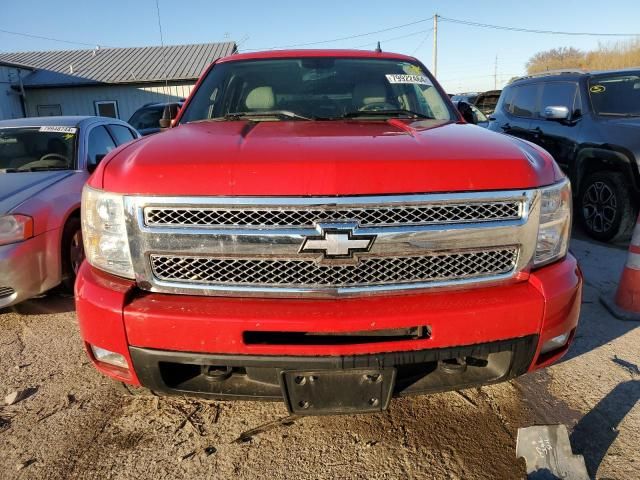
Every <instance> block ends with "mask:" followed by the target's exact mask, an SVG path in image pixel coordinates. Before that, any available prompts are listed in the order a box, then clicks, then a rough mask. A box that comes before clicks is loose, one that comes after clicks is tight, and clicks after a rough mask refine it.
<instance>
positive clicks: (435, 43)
mask: <svg viewBox="0 0 640 480" xmlns="http://www.w3.org/2000/svg"><path fill="white" fill-rule="evenodd" d="M433 76H434V77H437V76H438V14H435V15H434V16H433Z"/></svg>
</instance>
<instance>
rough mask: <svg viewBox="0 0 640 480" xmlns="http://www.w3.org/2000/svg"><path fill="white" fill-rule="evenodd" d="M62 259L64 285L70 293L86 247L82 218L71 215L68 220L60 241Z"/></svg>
mask: <svg viewBox="0 0 640 480" xmlns="http://www.w3.org/2000/svg"><path fill="white" fill-rule="evenodd" d="M60 248H61V251H60V253H61V257H60V258H61V261H62V286H63V288H64V289H65V290H66V291H67V292H70V293H73V284H74V283H75V281H76V275H77V273H78V269H79V268H80V264H81V263H82V261H83V260H84V247H83V245H82V230H81V228H80V219H79V218H77V217H71V218H70V219H69V220H67V223H66V224H65V226H64V230H63V231H62V241H61V242H60Z"/></svg>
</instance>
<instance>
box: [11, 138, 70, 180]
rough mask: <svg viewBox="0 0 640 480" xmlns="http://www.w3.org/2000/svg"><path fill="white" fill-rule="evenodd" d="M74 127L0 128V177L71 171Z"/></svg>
mask: <svg viewBox="0 0 640 480" xmlns="http://www.w3.org/2000/svg"><path fill="white" fill-rule="evenodd" d="M77 130H78V129H77V128H76V127H58V126H44V127H26V128H11V127H8V128H0V173H9V172H30V171H39V170H69V169H72V168H74V167H75V165H74V163H75V162H74V159H75V146H76V135H77Z"/></svg>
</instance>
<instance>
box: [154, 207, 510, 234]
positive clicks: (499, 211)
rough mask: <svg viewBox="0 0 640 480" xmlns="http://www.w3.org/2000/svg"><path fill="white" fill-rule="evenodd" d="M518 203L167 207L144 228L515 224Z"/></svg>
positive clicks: (155, 209)
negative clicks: (509, 221)
mask: <svg viewBox="0 0 640 480" xmlns="http://www.w3.org/2000/svg"><path fill="white" fill-rule="evenodd" d="M521 207H522V205H521V202H519V201H494V202H478V203H443V204H428V205H397V206H396V205H393V206H380V207H373V206H371V207H367V208H363V207H353V208H344V207H343V206H338V205H336V206H325V207H323V208H313V207H306V208H296V209H292V208H278V207H277V206H262V207H260V208H232V207H224V208H206V207H190V208H166V207H148V208H146V209H145V211H144V221H145V224H146V225H148V226H190V227H212V228H236V227H250V228H264V227H276V228H277V227H280V228H313V226H314V225H315V224H317V223H319V222H335V221H340V222H344V221H353V222H357V223H358V224H359V225H360V226H361V227H367V226H389V225H432V224H452V223H469V222H490V221H504V220H515V219H518V218H520V216H521V214H522V210H521Z"/></svg>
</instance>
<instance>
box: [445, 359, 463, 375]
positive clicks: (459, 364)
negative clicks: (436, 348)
mask: <svg viewBox="0 0 640 480" xmlns="http://www.w3.org/2000/svg"><path fill="white" fill-rule="evenodd" d="M438 367H439V368H440V370H442V371H443V372H445V373H464V372H466V371H467V360H466V359H465V358H463V357H458V358H447V359H445V360H440V361H439V362H438Z"/></svg>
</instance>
